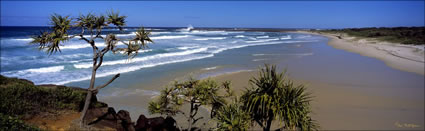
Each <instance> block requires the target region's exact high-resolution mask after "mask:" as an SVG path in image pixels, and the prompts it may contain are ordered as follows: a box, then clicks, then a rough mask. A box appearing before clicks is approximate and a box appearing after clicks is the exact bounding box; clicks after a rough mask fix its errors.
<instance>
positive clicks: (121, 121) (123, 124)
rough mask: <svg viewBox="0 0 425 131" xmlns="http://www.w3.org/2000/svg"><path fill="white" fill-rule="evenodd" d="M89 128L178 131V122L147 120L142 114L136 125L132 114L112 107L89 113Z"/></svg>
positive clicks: (170, 118) (95, 109) (160, 119)
mask: <svg viewBox="0 0 425 131" xmlns="http://www.w3.org/2000/svg"><path fill="white" fill-rule="evenodd" d="M86 120H88V121H90V122H89V126H91V127H94V128H97V129H111V128H112V129H116V130H118V131H178V130H179V129H178V128H177V127H176V120H174V119H173V118H172V117H166V118H163V117H154V118H147V117H146V116H145V115H143V114H141V115H140V116H139V118H138V119H137V121H136V123H134V122H132V120H131V118H130V113H129V112H128V111H126V110H120V111H118V113H116V112H115V109H114V108H112V107H108V108H93V109H90V110H89V111H88V114H87V119H86Z"/></svg>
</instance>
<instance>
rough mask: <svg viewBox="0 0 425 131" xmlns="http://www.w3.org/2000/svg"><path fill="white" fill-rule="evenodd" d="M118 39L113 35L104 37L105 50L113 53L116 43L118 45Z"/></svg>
mask: <svg viewBox="0 0 425 131" xmlns="http://www.w3.org/2000/svg"><path fill="white" fill-rule="evenodd" d="M118 41H119V40H118V38H117V37H116V36H115V34H108V35H107V36H106V37H105V44H106V47H107V48H109V50H112V51H114V50H115V48H116V45H117V43H118Z"/></svg>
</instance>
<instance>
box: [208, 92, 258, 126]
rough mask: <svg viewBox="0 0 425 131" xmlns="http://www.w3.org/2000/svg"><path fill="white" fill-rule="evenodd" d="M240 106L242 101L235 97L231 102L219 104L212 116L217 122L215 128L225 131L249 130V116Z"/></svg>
mask: <svg viewBox="0 0 425 131" xmlns="http://www.w3.org/2000/svg"><path fill="white" fill-rule="evenodd" d="M242 107H243V105H242V103H241V102H240V100H238V99H237V98H235V99H234V100H233V102H232V103H229V104H227V105H223V106H221V107H220V108H219V109H218V110H217V114H216V116H215V117H214V120H215V121H216V122H217V127H216V129H217V130H225V131H246V130H249V127H250V126H251V117H250V115H249V114H248V113H247V112H246V111H245V110H244V109H243V108H242Z"/></svg>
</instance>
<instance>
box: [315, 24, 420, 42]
mask: <svg viewBox="0 0 425 131" xmlns="http://www.w3.org/2000/svg"><path fill="white" fill-rule="evenodd" d="M316 31H318V32H323V33H333V34H339V35H341V34H347V35H349V36H355V37H362V38H376V39H378V40H382V41H388V42H394V43H401V44H414V45H424V44H425V27H381V28H376V27H372V28H346V29H330V30H316Z"/></svg>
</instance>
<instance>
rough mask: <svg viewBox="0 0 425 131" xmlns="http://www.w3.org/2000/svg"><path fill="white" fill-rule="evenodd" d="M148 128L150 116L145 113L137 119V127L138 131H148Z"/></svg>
mask: <svg viewBox="0 0 425 131" xmlns="http://www.w3.org/2000/svg"><path fill="white" fill-rule="evenodd" d="M147 128H148V118H146V116H145V115H143V114H141V115H140V116H139V118H138V119H137V122H136V126H135V129H136V131H146V130H147Z"/></svg>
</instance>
